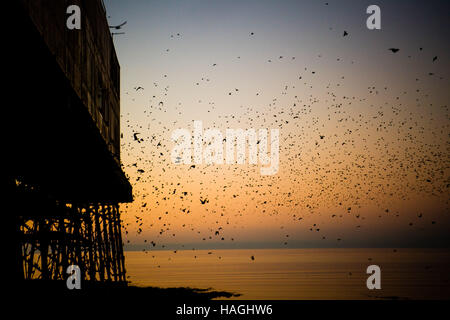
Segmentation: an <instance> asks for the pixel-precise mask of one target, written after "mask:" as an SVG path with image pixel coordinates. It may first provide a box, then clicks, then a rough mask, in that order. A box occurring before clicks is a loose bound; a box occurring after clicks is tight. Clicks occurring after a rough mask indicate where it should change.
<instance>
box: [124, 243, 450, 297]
mask: <svg viewBox="0 0 450 320" xmlns="http://www.w3.org/2000/svg"><path fill="white" fill-rule="evenodd" d="M252 256H254V260H252V258H251V257H252ZM125 257H126V267H127V275H128V276H129V278H128V280H129V281H131V284H134V285H139V286H157V287H197V288H211V287H212V288H213V289H215V290H225V291H231V292H236V293H241V294H242V296H240V297H239V299H370V298H409V299H443V298H445V299H449V298H450V250H449V249H269V250H266V249H251V250H247V249H246V250H211V251H208V250H195V251H193V250H184V251H177V252H174V251H151V252H131V251H129V252H126V253H125ZM371 264H376V265H379V266H380V268H381V290H368V289H367V287H366V279H367V277H368V275H367V274H366V268H367V266H369V265H371Z"/></svg>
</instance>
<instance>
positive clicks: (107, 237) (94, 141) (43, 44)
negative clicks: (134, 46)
mask: <svg viewBox="0 0 450 320" xmlns="http://www.w3.org/2000/svg"><path fill="white" fill-rule="evenodd" d="M69 5H78V6H79V7H80V8H81V29H80V30H76V29H74V30H69V29H68V28H67V27H66V19H67V17H68V16H69V15H68V14H67V13H66V9H67V7H68V6H69ZM12 6H13V10H12V12H8V14H11V15H12V17H13V18H14V21H15V25H14V27H13V28H12V30H11V33H12V38H13V42H12V43H10V44H9V45H10V46H9V48H8V50H11V53H12V56H13V58H12V61H8V63H10V64H11V65H12V66H14V74H13V75H12V79H7V80H8V81H10V83H12V84H13V89H12V90H11V91H9V92H8V94H10V95H11V96H12V97H14V99H15V104H14V105H8V106H7V111H6V112H7V113H6V115H7V116H6V119H7V123H6V124H5V125H6V129H7V132H9V133H10V136H9V138H8V140H7V142H6V152H5V158H6V177H5V179H2V180H3V186H4V187H6V188H5V190H7V191H6V194H5V195H6V202H7V205H6V207H5V208H6V209H5V211H4V217H5V221H6V229H7V231H8V236H9V238H10V239H11V243H10V244H8V245H7V246H6V247H7V249H6V261H8V265H9V266H10V272H11V276H12V277H13V279H16V280H31V279H40V280H55V281H56V280H64V279H65V278H67V276H68V275H67V274H66V268H67V266H69V265H72V264H75V265H78V266H79V267H80V269H81V273H82V280H83V281H88V282H107V281H108V282H109V281H111V282H117V283H124V284H125V281H126V276H125V264H124V255H123V246H122V245H123V243H122V238H121V219H120V213H119V203H121V202H130V201H132V190H131V185H130V183H129V182H128V180H127V178H126V177H125V174H124V173H123V171H122V169H121V166H120V94H119V92H120V91H119V90H120V67H119V63H118V60H117V57H116V53H115V49H114V45H113V40H112V37H111V34H110V31H109V27H108V23H107V19H106V12H105V9H104V6H103V3H102V1H101V0H74V1H70V2H68V1H64V0H57V1H45V0H18V1H14V4H13V5H12Z"/></svg>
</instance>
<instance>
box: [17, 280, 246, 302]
mask: <svg viewBox="0 0 450 320" xmlns="http://www.w3.org/2000/svg"><path fill="white" fill-rule="evenodd" d="M14 292H15V293H16V294H17V295H20V296H21V297H22V298H24V297H26V298H28V300H37V301H39V300H41V301H42V300H46V301H52V300H55V301H56V300H60V299H64V300H78V301H80V300H86V301H97V300H105V299H107V300H108V301H110V302H111V301H115V300H120V301H134V302H137V301H147V302H150V301H151V302H153V303H157V302H164V303H167V302H168V301H170V302H203V301H210V300H212V299H218V298H220V299H224V298H225V299H226V298H233V297H239V296H241V294H239V293H233V292H227V291H215V290H213V289H212V288H207V289H200V288H189V287H178V288H158V287H139V286H132V285H127V284H125V283H114V282H109V283H108V282H105V283H83V284H82V285H81V289H78V290H77V289H73V290H69V289H67V286H66V283H65V281H41V280H33V281H24V282H22V283H19V284H17V285H16V286H15V290H14Z"/></svg>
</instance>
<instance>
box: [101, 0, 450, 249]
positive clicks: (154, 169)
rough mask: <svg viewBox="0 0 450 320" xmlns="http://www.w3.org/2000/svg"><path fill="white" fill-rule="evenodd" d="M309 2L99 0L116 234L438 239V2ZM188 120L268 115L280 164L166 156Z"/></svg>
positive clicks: (243, 241) (208, 239)
mask: <svg viewBox="0 0 450 320" xmlns="http://www.w3.org/2000/svg"><path fill="white" fill-rule="evenodd" d="M325 2H326V1H127V2H125V1H120V0H108V1H106V0H105V5H106V8H107V15H108V20H109V22H110V24H111V25H116V24H120V23H121V22H123V21H127V24H126V25H125V26H124V27H123V29H122V30H117V31H118V32H119V31H123V32H125V34H124V35H115V36H114V43H115V46H116V50H117V54H118V58H119V62H120V65H121V112H122V116H121V126H122V133H123V138H122V163H123V165H124V169H125V172H126V173H127V175H128V176H129V177H130V181H131V183H132V185H133V188H134V197H135V201H134V203H132V204H128V205H126V204H124V205H122V217H123V219H124V222H125V226H126V234H125V240H126V245H127V246H126V247H127V248H129V249H130V248H131V249H133V248H140V249H141V248H157V249H159V248H163V246H164V248H243V247H252V248H261V247H290V248H292V247H352V246H355V247H365V246H421V247H427V246H448V245H449V243H450V239H449V236H448V235H447V230H448V228H449V226H450V218H449V203H448V200H449V199H448V198H449V197H448V195H449V189H448V185H449V183H450V180H449V173H450V171H449V133H450V131H449V124H450V122H449V112H448V111H449V110H448V102H449V100H450V99H449V98H450V93H449V90H448V88H449V87H450V86H449V78H450V74H449V71H450V65H449V64H450V59H449V52H450V50H449V49H450V48H449V46H450V45H449V42H448V39H449V38H450V34H449V33H450V17H449V12H450V11H449V9H450V6H449V4H448V3H447V2H445V1H427V2H425V1H377V2H367V1H328V3H329V4H328V5H325ZM370 4H377V5H379V6H380V8H381V27H382V29H381V30H368V29H367V28H366V19H367V17H368V15H367V14H366V13H365V11H366V8H367V6H368V5H370ZM344 30H345V31H347V32H348V36H346V37H343V32H344ZM252 33H253V34H252ZM389 48H399V49H400V50H399V51H398V52H397V53H392V52H391V51H389V50H388V49H389ZM434 57H437V59H435V61H433V58H434ZM137 86H142V87H143V88H144V90H139V91H136V90H135V89H134V88H135V87H137ZM236 89H237V90H236ZM193 120H202V121H203V125H204V128H205V129H206V128H217V129H219V130H221V131H222V132H223V133H224V132H225V129H227V128H242V129H248V128H256V129H258V128H268V129H269V128H278V129H280V135H281V138H280V171H279V172H278V174H277V175H275V176H261V175H260V174H259V167H258V166H250V165H209V166H207V165H199V166H196V168H192V169H190V168H189V165H175V164H172V163H171V160H170V151H171V149H172V148H173V146H174V143H173V142H172V141H171V139H170V137H171V133H172V131H173V130H174V129H177V128H187V129H189V130H192V122H193ZM136 132H138V133H139V137H141V138H142V139H143V140H142V141H140V142H139V143H138V142H137V141H134V138H133V134H134V133H136ZM320 136H324V138H323V139H321V138H320ZM138 169H141V170H143V171H144V172H138ZM183 192H186V194H183ZM201 199H208V200H209V202H208V203H206V204H201V202H200V200H201ZM349 208H350V209H349ZM222 238H223V240H222ZM338 239H340V240H338ZM152 241H153V242H154V243H155V244H156V245H155V247H153V245H151V244H150V243H151V242H152Z"/></svg>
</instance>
